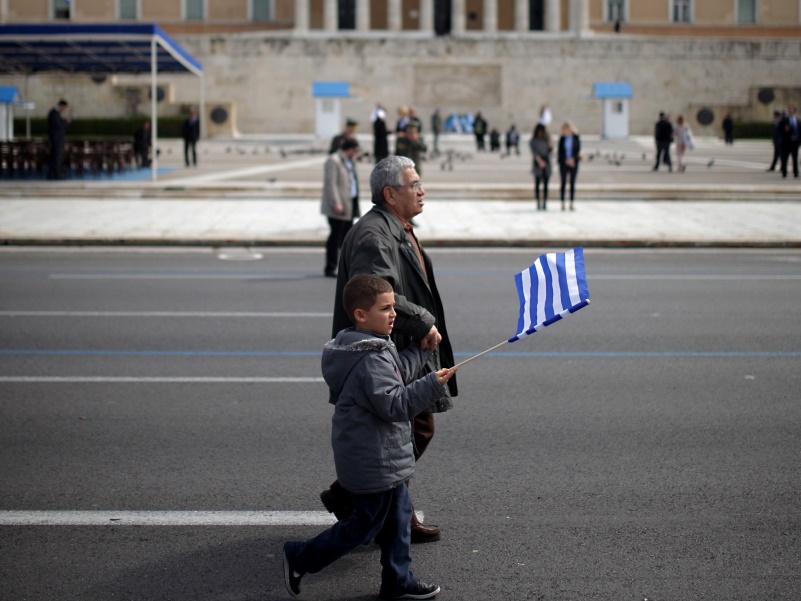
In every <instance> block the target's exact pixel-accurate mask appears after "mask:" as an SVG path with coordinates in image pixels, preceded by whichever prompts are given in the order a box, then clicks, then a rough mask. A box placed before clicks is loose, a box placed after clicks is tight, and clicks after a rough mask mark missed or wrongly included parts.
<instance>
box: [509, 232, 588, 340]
mask: <svg viewBox="0 0 801 601" xmlns="http://www.w3.org/2000/svg"><path fill="white" fill-rule="evenodd" d="M515 285H516V286H517V295H518V296H519V297H520V317H519V318H518V320H517V334H515V335H514V336H512V337H511V338H509V340H507V342H514V341H515V340H519V339H520V338H522V337H523V336H528V335H529V334H533V333H534V332H536V331H537V330H541V329H542V328H544V327H545V326H549V325H551V324H552V323H554V322H555V321H559V320H560V319H562V318H563V317H565V316H566V315H567V314H568V313H575V312H576V311H578V310H579V309H581V308H582V307H585V306H586V305H588V304H589V302H590V290H589V288H587V274H585V273H584V249H583V248H582V247H580V246H579V247H578V248H574V249H573V250H569V251H567V252H565V253H547V254H544V255H542V256H541V257H540V258H539V259H537V260H536V261H534V264H533V265H532V266H531V267H529V268H528V269H526V270H525V271H522V272H520V273H518V274H517V275H516V276H515Z"/></svg>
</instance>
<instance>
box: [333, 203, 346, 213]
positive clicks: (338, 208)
mask: <svg viewBox="0 0 801 601" xmlns="http://www.w3.org/2000/svg"><path fill="white" fill-rule="evenodd" d="M334 213H336V214H337V215H342V214H344V213H345V207H343V206H342V205H336V206H335V207H334Z"/></svg>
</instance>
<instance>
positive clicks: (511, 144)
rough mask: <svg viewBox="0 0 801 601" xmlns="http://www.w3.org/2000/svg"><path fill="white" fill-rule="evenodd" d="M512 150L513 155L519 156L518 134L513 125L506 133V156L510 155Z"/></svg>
mask: <svg viewBox="0 0 801 601" xmlns="http://www.w3.org/2000/svg"><path fill="white" fill-rule="evenodd" d="M512 148H514V149H515V154H516V155H517V156H520V134H519V133H518V132H517V128H516V127H515V126H514V124H512V126H511V127H510V128H509V131H507V132H506V156H509V155H511V154H512Z"/></svg>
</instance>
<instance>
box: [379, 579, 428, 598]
mask: <svg viewBox="0 0 801 601" xmlns="http://www.w3.org/2000/svg"><path fill="white" fill-rule="evenodd" d="M438 594H439V587H438V586H437V585H436V584H428V583H426V582H423V581H422V580H418V581H417V584H415V585H414V587H413V588H412V589H410V590H408V591H406V592H405V593H401V594H400V595H396V596H392V597H385V596H383V595H382V596H381V598H382V599H432V598H433V597H436V596H437V595H438Z"/></svg>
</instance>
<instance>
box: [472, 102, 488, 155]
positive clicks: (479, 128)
mask: <svg viewBox="0 0 801 601" xmlns="http://www.w3.org/2000/svg"><path fill="white" fill-rule="evenodd" d="M473 135H474V136H475V137H476V150H477V151H479V152H480V151H483V150H486V149H487V148H486V146H485V145H484V144H485V143H484V136H486V135H487V122H486V120H485V119H484V117H482V116H481V111H479V112H477V113H476V118H475V119H473Z"/></svg>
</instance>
